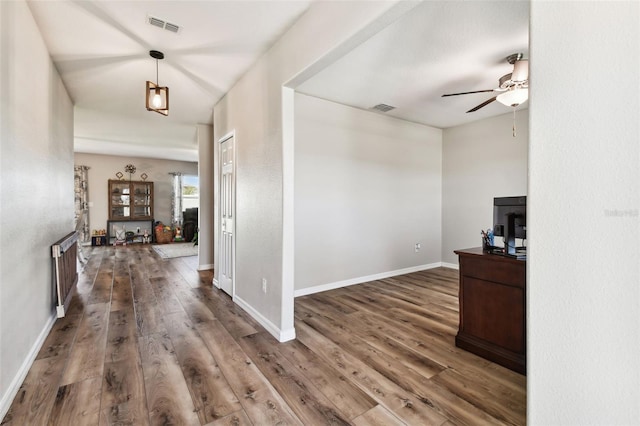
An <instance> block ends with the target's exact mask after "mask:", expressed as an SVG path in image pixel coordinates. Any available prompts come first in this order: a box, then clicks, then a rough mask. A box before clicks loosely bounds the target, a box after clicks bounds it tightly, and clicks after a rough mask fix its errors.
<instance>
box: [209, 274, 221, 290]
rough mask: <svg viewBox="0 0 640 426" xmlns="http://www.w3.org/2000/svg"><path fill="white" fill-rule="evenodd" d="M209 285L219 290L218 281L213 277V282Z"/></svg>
mask: <svg viewBox="0 0 640 426" xmlns="http://www.w3.org/2000/svg"><path fill="white" fill-rule="evenodd" d="M211 283H212V284H213V286H214V287H215V288H220V283H219V282H218V280H217V279H216V278H215V277H214V278H213V281H211Z"/></svg>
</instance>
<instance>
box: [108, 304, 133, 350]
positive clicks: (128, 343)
mask: <svg viewBox="0 0 640 426" xmlns="http://www.w3.org/2000/svg"><path fill="white" fill-rule="evenodd" d="M137 358H138V342H137V338H136V318H135V314H134V311H133V306H131V307H129V308H128V309H123V310H120V311H111V314H110V315H109V331H108V333H107V347H106V351H105V362H117V361H122V360H126V359H137Z"/></svg>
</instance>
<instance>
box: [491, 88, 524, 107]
mask: <svg viewBox="0 0 640 426" xmlns="http://www.w3.org/2000/svg"><path fill="white" fill-rule="evenodd" d="M527 99H529V89H525V88H519V89H510V90H507V91H506V92H504V93H501V94H500V95H498V97H496V100H497V101H498V102H500V103H501V104H503V105H506V106H510V107H517V106H518V105H520V104H521V103H523V102H525V101H526V100H527Z"/></svg>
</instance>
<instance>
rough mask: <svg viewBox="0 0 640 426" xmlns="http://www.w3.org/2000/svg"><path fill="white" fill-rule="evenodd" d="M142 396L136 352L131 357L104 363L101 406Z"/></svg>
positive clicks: (142, 389) (142, 390)
mask: <svg viewBox="0 0 640 426" xmlns="http://www.w3.org/2000/svg"><path fill="white" fill-rule="evenodd" d="M144 397H145V387H144V377H143V372H142V366H141V364H140V362H139V360H138V357H137V354H136V356H134V357H132V358H127V359H123V360H120V361H115V362H107V363H106V364H105V365H104V378H103V383H102V396H101V405H102V407H112V406H115V405H119V404H122V403H124V402H127V401H129V400H132V399H144Z"/></svg>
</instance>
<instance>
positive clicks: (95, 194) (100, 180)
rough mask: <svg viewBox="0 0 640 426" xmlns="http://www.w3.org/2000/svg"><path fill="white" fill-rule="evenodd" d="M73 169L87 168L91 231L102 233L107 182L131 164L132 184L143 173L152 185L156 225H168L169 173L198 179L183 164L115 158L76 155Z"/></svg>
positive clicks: (193, 169)
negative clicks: (157, 223)
mask: <svg viewBox="0 0 640 426" xmlns="http://www.w3.org/2000/svg"><path fill="white" fill-rule="evenodd" d="M74 161H75V164H76V165H77V166H89V167H90V169H89V171H88V175H89V202H90V203H92V205H91V207H90V208H89V221H90V226H91V229H92V230H93V229H106V227H107V219H108V218H109V198H108V194H107V192H108V188H109V183H108V181H109V179H118V178H117V177H116V173H117V172H122V173H124V175H125V178H127V179H128V173H125V172H124V166H126V165H127V164H133V165H134V166H136V169H137V170H136V173H135V174H134V175H133V176H132V177H131V179H132V180H141V179H140V175H141V174H142V173H146V174H147V175H148V178H147V181H148V182H153V196H154V201H153V215H154V219H155V220H156V221H162V222H163V223H165V224H171V188H172V186H173V176H171V175H170V174H169V172H182V173H183V174H189V175H196V176H197V175H198V163H194V162H187V161H173V160H160V159H154V158H135V157H119V156H115V155H100V154H83V153H76V154H75V158H74Z"/></svg>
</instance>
